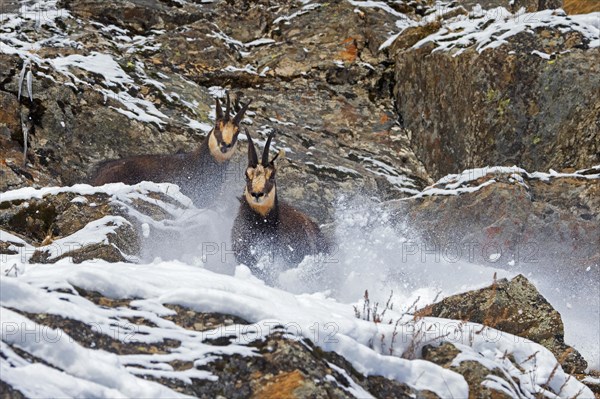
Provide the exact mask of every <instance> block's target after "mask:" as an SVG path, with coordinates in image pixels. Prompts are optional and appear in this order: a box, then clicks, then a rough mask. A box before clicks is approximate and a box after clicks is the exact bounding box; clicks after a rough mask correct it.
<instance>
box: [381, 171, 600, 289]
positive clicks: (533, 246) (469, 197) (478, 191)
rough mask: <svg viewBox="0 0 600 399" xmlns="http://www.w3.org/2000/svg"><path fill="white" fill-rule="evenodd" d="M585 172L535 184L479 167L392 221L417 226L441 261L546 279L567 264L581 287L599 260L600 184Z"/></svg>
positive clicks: (405, 206) (403, 207)
mask: <svg viewBox="0 0 600 399" xmlns="http://www.w3.org/2000/svg"><path fill="white" fill-rule="evenodd" d="M583 173H584V174H575V175H565V176H564V177H556V178H550V177H549V178H547V179H545V178H544V179H540V178H535V177H533V176H530V175H528V174H527V173H526V172H524V171H522V170H521V171H519V170H514V169H507V170H505V171H502V170H501V169H494V168H487V169H486V168H484V169H480V170H476V171H469V172H465V173H464V174H462V175H456V176H455V178H451V179H450V180H445V181H441V182H439V183H436V184H435V185H433V186H431V188H430V189H428V190H425V191H424V193H426V195H423V196H421V197H420V198H415V199H410V200H407V201H394V202H390V206H391V207H392V208H396V209H395V210H394V211H393V212H395V215H396V218H397V219H398V220H402V221H404V220H408V221H409V223H410V224H411V225H412V226H419V227H418V228H417V230H418V231H419V234H420V235H421V236H422V239H423V240H424V241H425V242H427V243H429V244H430V245H431V246H432V247H435V248H437V249H438V250H439V251H438V252H440V253H442V254H445V255H444V257H445V260H447V261H450V262H457V261H468V262H476V263H481V264H487V265H490V266H499V267H502V268H508V269H510V268H512V267H513V266H514V267H515V268H519V267H522V268H523V269H525V270H530V271H536V270H543V271H544V273H556V272H557V270H561V268H562V267H563V265H569V266H568V268H569V270H570V275H571V276H572V277H573V278H574V279H575V280H576V281H578V282H580V283H584V284H585V283H586V281H589V277H590V276H589V274H588V273H586V269H588V268H593V267H594V265H595V264H597V262H598V260H599V259H600V258H599V257H600V253H598V248H599V241H598V240H599V237H600V201H599V198H600V191H599V190H600V185H599V184H598V180H597V179H587V178H586V175H585V173H590V174H594V173H598V171H597V170H596V169H591V170H589V171H588V172H583ZM462 179H466V180H468V181H463V180H462ZM436 190H437V191H436ZM459 193H460V194H459ZM458 194H459V195H458ZM550 226H552V227H550Z"/></svg>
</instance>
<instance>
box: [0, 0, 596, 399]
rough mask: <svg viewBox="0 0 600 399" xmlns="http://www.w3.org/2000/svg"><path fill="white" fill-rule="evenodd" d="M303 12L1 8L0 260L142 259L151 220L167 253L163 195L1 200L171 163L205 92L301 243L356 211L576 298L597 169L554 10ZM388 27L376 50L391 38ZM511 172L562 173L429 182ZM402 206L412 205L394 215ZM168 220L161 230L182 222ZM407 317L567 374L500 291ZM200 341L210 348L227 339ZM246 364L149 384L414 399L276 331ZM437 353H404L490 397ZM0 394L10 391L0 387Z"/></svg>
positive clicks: (580, 91)
mask: <svg viewBox="0 0 600 399" xmlns="http://www.w3.org/2000/svg"><path fill="white" fill-rule="evenodd" d="M49 3H52V4H49ZM305 3H306V2H296V1H287V0H281V1H278V0H275V1H267V0H260V1H255V2H250V1H219V2H202V1H188V2H181V1H159V0H118V1H112V2H106V1H104V0H62V1H59V2H58V5H57V7H58V8H53V4H54V2H44V4H43V5H44V6H47V7H48V8H47V9H44V10H43V12H32V10H31V9H28V8H26V7H27V5H26V4H23V5H20V4H16V3H14V2H9V4H5V2H3V3H2V7H3V8H2V10H1V11H2V12H1V13H0V28H1V29H0V31H2V35H0V50H1V52H2V53H0V156H1V157H0V192H1V193H2V197H1V198H0V233H1V234H2V236H1V237H0V256H2V257H3V259H5V257H4V256H8V257H11V256H19V255H21V254H23V255H24V256H25V259H26V260H27V261H31V262H34V263H54V262H58V261H60V260H61V259H62V260H65V259H66V258H71V259H73V260H74V261H75V262H83V261H93V260H96V259H102V260H105V261H109V262H115V261H135V260H136V259H137V258H138V257H140V256H143V255H144V250H145V249H144V247H143V243H144V239H143V238H144V237H145V235H147V233H148V231H147V229H148V226H147V224H148V223H150V224H153V226H152V227H153V228H154V225H160V224H161V223H162V224H163V226H162V227H164V230H163V231H158V232H155V231H152V233H157V237H158V239H157V241H161V240H162V239H163V238H164V237H167V236H169V235H172V229H171V230H169V228H171V227H172V226H171V225H170V224H169V223H170V222H172V221H173V220H174V219H175V218H176V217H180V216H181V214H178V213H177V212H179V211H186V212H187V211H189V210H190V209H193V208H191V207H190V204H189V203H185V204H184V203H183V202H182V199H181V198H180V197H178V196H176V195H175V194H176V193H173V190H176V189H175V188H174V187H171V188H168V187H167V186H160V187H158V186H156V185H151V186H143V185H142V186H138V187H133V188H131V187H129V188H123V190H124V191H123V192H115V191H110V190H108V189H106V190H105V191H104V192H103V191H102V190H100V191H88V192H85V193H82V192H77V190H69V189H63V190H62V191H61V190H58V191H56V190H54V191H52V190H50V191H48V193H47V195H41V196H34V197H32V198H28V197H22V198H16V199H15V198H12V199H11V198H10V195H13V194H14V192H12V194H9V197H5V194H6V193H7V192H8V191H9V190H13V189H19V188H25V187H45V186H67V185H72V184H75V183H81V182H85V181H86V180H87V178H88V176H89V175H90V172H91V171H92V170H93V169H94V168H95V165H96V164H98V163H99V162H101V161H104V160H108V159H117V158H122V157H126V156H131V155H138V154H154V153H170V154H173V153H176V152H178V151H190V150H192V149H194V148H195V147H196V146H197V145H198V144H199V142H200V141H201V140H202V139H203V137H204V136H205V135H206V133H207V132H208V131H209V130H210V129H211V127H212V123H213V120H214V119H213V109H214V108H213V107H214V97H223V96H224V93H225V90H229V91H230V92H231V94H232V96H233V97H234V99H236V100H239V99H241V100H242V101H247V100H249V99H252V100H253V103H252V106H251V109H250V112H248V114H247V116H246V119H245V120H244V122H243V125H245V126H247V127H248V128H249V129H250V130H252V133H253V134H254V137H256V138H257V141H258V142H259V144H262V143H263V142H264V139H265V138H266V137H267V135H268V134H269V132H270V131H272V130H277V133H278V134H277V136H276V137H277V139H276V142H275V143H274V145H273V147H274V150H280V149H284V150H285V151H286V157H285V158H281V160H280V161H279V169H278V184H279V190H280V193H281V195H282V197H283V199H285V200H287V201H288V202H290V203H293V204H294V205H295V206H297V207H298V208H300V209H301V210H303V211H305V212H307V213H308V214H309V215H310V216H312V217H313V219H315V220H316V221H318V222H319V224H324V223H330V222H332V221H333V220H334V219H335V212H336V209H335V206H334V205H333V204H334V203H335V201H336V199H337V198H338V197H340V196H342V195H343V196H357V197H359V199H360V198H363V197H369V198H370V197H375V198H377V200H379V201H384V202H385V204H384V205H383V206H384V207H386V209H390V210H391V213H392V215H393V218H392V219H395V220H396V221H398V222H402V221H408V222H409V223H410V224H411V225H413V226H418V229H419V234H420V235H421V236H422V238H423V240H424V241H425V242H428V243H433V244H434V245H439V246H442V245H445V244H448V243H459V244H463V243H475V244H476V246H475V248H474V249H475V252H474V255H473V259H471V260H472V261H473V262H478V263H482V264H487V263H494V266H499V267H503V268H508V269H510V268H511V267H513V266H522V265H527V266H530V267H531V268H535V270H537V271H539V270H542V271H543V272H546V273H554V272H555V271H557V270H559V268H562V269H560V271H566V272H568V273H566V274H569V278H570V279H572V281H573V282H574V284H588V285H589V284H596V283H597V281H598V277H597V266H595V265H597V264H598V261H599V260H600V252H599V251H600V242H599V237H600V191H599V190H600V188H599V187H600V186H599V185H598V176H596V177H594V178H592V177H591V176H593V175H594V176H595V175H597V174H598V173H599V170H598V168H595V169H594V168H593V166H594V165H596V164H599V163H600V158H599V157H600V119H599V115H600V98H599V97H598V92H599V91H600V73H599V72H600V70H599V68H600V66H599V65H598V62H597V60H598V58H599V57H600V50H599V49H598V48H597V47H595V48H592V46H593V45H594V43H592V41H591V40H590V29H591V28H589V27H588V30H586V29H584V28H583V27H582V26H584V24H583V20H582V19H577V18H576V16H572V17H567V16H565V15H563V13H562V12H561V11H552V9H554V8H557V7H559V6H560V5H561V1H560V0H556V1H554V0H515V1H513V2H508V0H484V1H478V2H477V3H480V4H481V5H482V6H483V8H484V9H485V8H492V7H498V6H505V7H507V8H511V7H508V6H509V5H511V6H512V10H513V11H516V10H517V9H518V8H520V7H525V8H526V9H527V10H528V11H536V13H535V14H531V15H529V14H528V15H526V16H525V17H523V16H519V15H512V16H503V15H500V14H498V15H495V14H492V13H486V12H484V11H481V13H480V11H477V10H475V11H471V10H472V6H473V5H474V4H475V2H473V1H471V0H459V1H457V2H456V3H450V4H446V5H443V4H442V5H443V7H442V9H441V10H440V9H438V8H436V6H435V4H434V2H433V1H430V0H417V1H411V2H368V3H367V2H365V4H357V3H355V2H350V1H342V0H334V1H329V2H322V3H310V4H305ZM590 3H591V2H587V3H584V2H581V1H579V0H565V4H564V5H565V8H567V11H568V12H569V13H570V14H575V13H578V12H589V11H592V10H597V7H596V6H593V7H592V6H590ZM367 5H369V7H367ZM438 5H439V4H438ZM21 6H22V7H21ZM371 6H372V7H371ZM38 11H39V10H38ZM17 12H20V15H19V17H18V18H19V20H18V23H16V21H17V16H16V14H13V13H17ZM521 17H523V18H521ZM533 17H534V18H538V19H534V20H527V18H530V19H531V18H533ZM465 21H466V22H465ZM538 22H539V24H538ZM509 23H510V24H512V23H514V26H517V27H518V28H519V29H521V28H522V29H521V30H520V33H517V34H514V35H512V36H509V37H506V38H505V39H502V40H504V41H505V42H502V43H500V42H499V41H496V42H482V41H481V38H482V37H489V38H491V39H497V38H499V37H500V36H503V35H504V34H505V33H506V30H505V28H506V27H507V25H506V24H509ZM461 24H464V25H461ZM528 24H529V25H528ZM405 28H406V29H405ZM494 29H495V30H494ZM517 30H518V29H517ZM399 31H402V34H400V35H399V36H398V37H397V38H396V39H395V40H394V39H393V36H391V32H399ZM451 35H457V36H456V38H452V37H450V36H451ZM244 144H245V143H242V146H240V147H241V148H240V149H239V154H238V156H237V157H236V159H235V161H234V162H233V163H232V168H231V172H232V173H231V175H230V176H228V178H229V179H230V180H229V182H230V183H231V184H229V187H228V188H227V189H226V192H225V193H224V195H226V196H228V199H229V200H231V201H230V202H235V197H236V196H238V195H240V194H241V190H242V187H243V184H242V181H243V178H244V177H243V170H244V167H245V165H246V155H245V148H244ZM24 152H25V155H24ZM513 164H518V165H521V166H523V167H525V168H527V169H529V170H530V171H534V170H542V171H545V170H548V169H550V168H554V169H560V170H564V171H565V172H569V173H568V174H567V175H563V176H554V175H552V176H546V177H545V178H540V177H539V176H536V175H534V174H532V173H527V172H526V171H524V170H516V169H515V170H511V171H508V172H507V171H490V173H484V174H483V175H478V176H477V177H474V178H468V176H467V178H464V176H462V175H459V176H451V177H448V178H445V179H442V180H439V181H438V182H437V183H434V182H435V180H436V179H439V178H441V177H442V176H444V175H447V174H449V173H457V172H459V171H461V170H463V169H467V168H471V167H475V166H485V165H506V166H511V165H513ZM571 167H572V168H579V169H584V168H592V169H585V170H580V171H577V172H576V171H575V170H571V169H567V168H571ZM467 173H475V172H473V171H470V172H467ZM169 190H171V191H169ZM84 191H85V190H84ZM451 193H452V195H449V194H451ZM454 194H459V195H454ZM408 196H414V197H413V198H411V199H409V200H403V201H401V202H398V201H396V200H398V199H402V198H405V197H408ZM388 200H393V201H388ZM386 201H387V202H386ZM196 211H197V210H196ZM182 213H183V217H180V219H179V220H181V219H185V217H188V216H189V214H187V213H185V212H182ZM195 216H198V215H195ZM163 222H164V223H163ZM185 222H188V220H185ZM190 224H192V223H191V222H190ZM176 227H181V226H176ZM201 228H202V226H200V227H198V229H201ZM197 232H198V230H194V231H190V230H185V231H184V232H183V233H181V235H182V236H183V235H193V234H194V233H197ZM160 234H163V236H161V235H160ZM89 237H93V238H94V240H92V241H86V240H87V239H88V238H89ZM177 238H179V236H178V237H177ZM164 241H166V240H164ZM75 244H76V245H75ZM162 244H163V245H164V246H168V245H169V242H167V244H166V245H165V244H164V243H162ZM438 248H443V247H438ZM452 249H453V248H452ZM192 250H193V251H196V250H197V248H192ZM442 250H443V249H442ZM163 251H164V252H163ZM468 251H469V249H468V248H467V252H464V253H463V254H465V256H469V257H470V256H471V253H470V252H468ZM158 252H159V253H160V255H161V256H163V255H164V253H165V252H166V250H165V248H163V247H159V248H158ZM151 255H156V254H155V253H151ZM492 255H494V256H493V258H494V260H493V262H491V260H490V259H491V257H492ZM496 255H499V256H500V258H499V259H498V257H497V256H496ZM451 256H453V255H451ZM500 261H501V263H500ZM125 266H129V265H125ZM594 266H595V267H596V268H595V269H594V270H593V271H592V272H591V273H587V271H588V269H589V268H591V267H594ZM53 267H56V265H54V266H53ZM8 272H9V273H7V275H11V276H12V274H10V273H14V275H15V276H17V275H19V274H20V271H19V270H16V269H15V270H12V271H11V270H9V271H8ZM594 273H595V274H594ZM590 276H592V277H591V278H590ZM67 295H73V296H81V297H82V298H78V300H80V299H81V300H85V301H91V302H94V303H97V304H98V305H99V306H102V307H123V308H124V309H126V310H127V311H132V312H133V311H137V309H133V308H134V306H133V305H131V300H130V299H120V298H107V297H102V296H101V295H99V294H95V293H92V292H86V291H83V290H80V291H77V292H73V293H70V294H68V293H65V296H67ZM71 299H72V298H71ZM129 308H131V309H129ZM171 310H173V311H174V312H175V314H174V315H172V314H171V315H168V316H164V315H162V316H164V317H162V318H161V320H158V319H156V318H155V319H154V320H155V321H157V320H158V321H159V322H160V323H165V324H161V326H164V325H168V326H172V324H169V323H174V324H175V325H177V326H180V327H183V328H185V329H187V330H194V331H203V330H205V329H209V328H215V327H216V326H223V325H229V324H231V323H234V324H239V325H246V324H247V322H246V321H244V320H242V319H239V318H236V317H233V316H231V315H226V314H213V313H201V312H195V311H193V310H190V309H187V308H183V307H174V306H173V307H172V308H171ZM519 311H521V313H520V312H519ZM424 312H428V314H432V315H436V316H439V317H453V318H456V319H465V318H468V319H469V320H472V321H475V322H480V323H483V324H486V325H491V326H493V327H495V328H498V329H500V330H503V331H507V332H510V333H513V334H516V335H519V336H522V337H524V338H527V339H531V340H534V341H536V342H540V343H542V344H543V345H545V346H546V347H547V348H549V349H550V350H551V351H552V352H553V353H554V354H555V356H556V357H557V359H558V360H560V361H561V364H562V365H563V367H565V369H567V370H568V371H574V372H580V371H582V369H583V368H585V362H584V361H583V360H582V359H581V357H579V356H578V354H577V352H576V351H571V350H570V349H571V348H569V347H568V346H566V344H565V342H564V331H563V325H562V321H561V318H560V315H559V314H558V313H557V312H556V311H555V310H554V309H553V308H552V307H551V306H550V305H549V304H548V303H547V302H546V301H545V300H544V298H543V297H541V296H540V295H539V294H538V293H537V291H536V290H535V288H534V287H533V286H532V285H531V284H530V283H528V282H527V281H526V280H525V279H524V278H522V277H518V278H515V279H514V280H512V281H510V282H507V281H500V282H497V283H496V284H495V285H494V286H493V287H490V288H487V289H483V290H480V291H477V292H471V293H467V294H464V295H458V296H454V297H450V298H447V299H446V300H444V301H442V302H441V303H440V304H436V305H434V306H432V307H431V308H429V309H427V310H425V311H424ZM25 316H26V317H28V318H30V319H32V320H35V321H36V322H37V323H39V324H41V325H45V326H51V327H53V328H59V329H61V330H63V331H66V332H68V333H69V334H70V335H71V336H73V337H74V339H75V340H77V342H79V343H80V344H81V345H82V346H84V347H92V345H94V346H96V345H97V346H98V347H100V348H101V349H103V350H105V351H109V352H112V353H117V354H120V355H130V354H131V355H141V354H143V355H152V354H154V353H161V354H165V353H168V352H169V351H170V350H172V349H173V348H177V347H178V342H176V341H173V340H170V341H165V342H162V343H160V344H157V345H153V344H148V343H144V342H135V343H126V342H125V343H124V342H123V341H120V340H116V339H111V338H110V337H109V336H107V335H102V334H97V333H95V332H94V331H93V330H92V329H91V328H90V326H89V325H86V324H85V323H84V322H82V321H77V320H71V319H64V318H61V317H59V316H57V315H51V314H47V313H31V314H26V315H25ZM157 317H158V316H157ZM132 322H134V324H135V323H136V322H139V323H140V325H142V324H143V323H146V324H148V325H151V324H152V321H150V320H145V319H140V318H137V319H136V318H132ZM206 343H207V345H212V346H213V347H215V348H216V347H219V346H221V345H224V344H227V343H228V339H227V337H221V338H220V339H219V340H215V341H207V342H206ZM251 347H252V348H253V350H255V351H256V354H258V355H259V356H238V355H227V356H222V357H220V358H219V359H217V360H216V361H214V362H208V364H206V365H203V366H200V367H197V365H194V364H193V362H191V361H190V362H173V364H170V363H164V364H161V366H164V367H166V368H168V367H172V368H173V369H175V370H188V369H190V370H191V369H193V368H197V370H199V371H202V370H205V371H206V370H209V371H210V372H211V373H212V374H213V375H216V376H218V377H219V379H220V383H212V382H210V381H206V380H202V381H195V382H196V383H195V384H185V383H183V382H182V381H181V380H170V379H167V378H158V377H156V378H155V380H158V381H159V382H160V383H161V384H164V385H167V386H169V387H171V388H172V389H174V390H177V391H180V392H183V393H187V394H190V395H197V396H205V397H216V396H218V395H222V396H227V397H248V396H255V397H282V396H290V397H293V396H299V397H302V396H305V397H350V396H351V393H352V392H356V390H357V389H359V388H363V389H365V390H367V391H369V392H371V393H372V394H374V395H376V396H378V397H415V396H416V397H434V396H433V394H432V393H431V392H427V391H422V392H416V391H414V390H412V389H410V388H409V387H407V386H405V385H402V384H399V383H397V382H394V381H392V380H390V379H388V378H386V377H384V376H372V377H368V378H367V377H364V376H363V375H362V374H360V373H358V372H357V371H356V370H354V369H353V368H352V367H351V366H350V365H349V364H348V363H347V362H346V361H345V360H344V359H342V358H340V357H339V356H337V355H335V354H332V353H325V352H323V351H321V350H320V349H319V348H317V347H314V346H313V345H312V344H311V343H310V342H309V341H307V340H295V339H291V338H290V336H288V335H286V334H283V333H282V332H277V333H274V334H272V335H268V336H266V337H264V339H261V340H257V341H255V342H253V343H252V345H251ZM12 349H15V348H12ZM15 350H18V348H17V349H15ZM457 351H458V349H457V348H456V347H455V346H453V345H452V344H450V343H444V344H442V345H441V346H439V347H433V346H429V347H426V348H425V349H424V351H423V353H422V357H423V358H424V359H425V360H428V361H431V362H435V363H437V364H440V365H442V366H443V367H446V368H450V369H452V370H454V371H456V372H458V373H460V374H462V375H463V376H464V377H465V379H466V380H467V381H468V383H469V384H470V386H471V389H472V395H473V396H478V397H501V395H502V393H501V392H500V391H494V390H492V389H490V388H489V387H484V386H482V384H481V382H482V381H483V379H484V378H485V377H486V376H487V375H488V374H492V375H496V374H494V373H495V372H494V370H489V369H487V368H485V367H483V366H482V365H481V364H475V363H471V362H468V361H467V362H462V363H461V364H460V365H458V366H456V365H452V361H453V360H454V359H455V358H456V355H457ZM29 360H31V361H33V362H34V363H35V362H37V359H35V358H31V359H29ZM166 364H168V366H167V365H166ZM334 366H335V367H334ZM202 367H205V369H202ZM148 378H154V377H148ZM350 388H352V389H350ZM0 389H1V390H2V393H0V396H2V397H3V398H4V397H5V395H6V396H9V397H19V395H20V393H19V392H14V391H13V390H12V388H11V387H10V386H6V384H4V382H2V381H0ZM6 392H8V393H6ZM359 392H360V391H359Z"/></svg>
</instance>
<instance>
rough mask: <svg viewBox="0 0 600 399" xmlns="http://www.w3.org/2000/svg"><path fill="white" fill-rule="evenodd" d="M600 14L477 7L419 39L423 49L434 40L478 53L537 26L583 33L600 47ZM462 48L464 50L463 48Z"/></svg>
mask: <svg viewBox="0 0 600 399" xmlns="http://www.w3.org/2000/svg"><path fill="white" fill-rule="evenodd" d="M599 20H600V13H598V12H597V13H591V14H584V15H567V14H566V13H564V12H563V11H562V10H543V11H536V12H534V13H524V12H522V11H520V12H517V13H515V14H512V13H511V12H509V11H508V10H507V9H505V8H504V7H498V8H494V9H491V10H485V11H483V10H482V9H481V7H478V8H475V9H474V10H473V11H472V12H471V13H470V14H469V15H468V16H467V15H459V16H457V17H455V18H453V19H451V20H449V21H448V22H446V23H444V25H443V26H442V27H441V28H440V30H439V31H438V32H436V33H434V34H431V35H429V36H427V37H426V38H424V39H422V40H420V41H419V42H417V43H416V44H415V45H414V46H413V47H414V48H419V47H422V46H423V45H425V44H427V43H434V44H435V46H436V48H435V50H434V51H448V50H452V49H462V48H465V47H470V46H476V49H477V51H478V52H480V53H481V52H483V51H485V50H486V49H491V48H496V47H499V46H501V45H503V44H505V43H507V40H508V39H509V38H510V37H512V36H515V35H517V34H519V33H522V32H532V31H533V30H535V29H537V28H542V27H545V28H557V29H559V30H560V31H562V32H567V31H576V32H580V33H581V34H582V35H583V36H584V37H586V38H587V39H588V40H589V46H590V47H592V48H593V47H598V46H600V39H599V35H600V26H599V22H598V21H599ZM459 51H460V50H459Z"/></svg>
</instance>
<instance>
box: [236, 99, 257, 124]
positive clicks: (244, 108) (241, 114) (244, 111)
mask: <svg viewBox="0 0 600 399" xmlns="http://www.w3.org/2000/svg"><path fill="white" fill-rule="evenodd" d="M250 104H252V100H250V101H248V102H247V103H246V105H244V106H243V107H242V109H240V112H238V113H237V114H236V115H235V116H234V117H233V123H234V124H235V125H239V124H240V122H241V121H242V118H243V117H244V114H245V113H246V110H247V109H248V106H249V105H250Z"/></svg>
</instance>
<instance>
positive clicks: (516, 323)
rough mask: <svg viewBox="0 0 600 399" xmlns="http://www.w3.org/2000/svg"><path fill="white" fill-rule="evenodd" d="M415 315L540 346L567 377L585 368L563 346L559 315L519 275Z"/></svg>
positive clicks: (427, 308) (570, 349) (448, 300)
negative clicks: (476, 326)
mask: <svg viewBox="0 0 600 399" xmlns="http://www.w3.org/2000/svg"><path fill="white" fill-rule="evenodd" d="M418 315H422V316H425V315H427V316H434V317H443V318H447V319H457V320H467V321H472V322H475V323H481V324H483V325H486V326H489V327H493V328H495V329H498V330H500V331H505V332H508V333H510V334H514V335H517V336H519V337H523V338H526V339H528V340H531V341H534V342H537V343H539V344H542V345H543V346H545V347H546V348H548V349H549V350H550V351H551V352H552V353H553V354H554V355H555V356H556V358H557V359H558V360H559V362H560V363H561V366H562V367H563V369H564V370H565V371H567V372H569V373H578V374H579V373H583V372H584V371H585V369H586V368H587V363H586V361H585V360H584V359H583V357H582V356H581V355H580V354H579V353H578V352H577V351H576V350H575V349H573V348H571V347H569V346H567V345H566V344H565V342H564V327H563V322H562V319H561V317H560V314H559V313H558V312H557V311H556V310H554V308H552V306H551V305H550V304H549V303H548V301H546V299H545V298H544V297H543V296H542V295H540V293H539V292H538V291H537V289H536V288H535V286H534V285H533V284H531V283H530V282H529V281H528V280H527V279H526V278H525V277H523V276H522V275H518V276H517V277H515V278H513V279H512V280H510V281H508V280H506V279H503V280H500V281H498V282H496V283H494V284H493V285H492V286H490V287H487V288H483V289H481V290H477V291H470V292H466V293H464V294H461V295H454V296H450V297H448V298H445V299H443V300H442V301H440V302H438V303H436V304H434V305H431V306H428V307H426V308H424V309H422V310H420V311H419V312H418ZM424 357H425V358H427V356H424Z"/></svg>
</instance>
